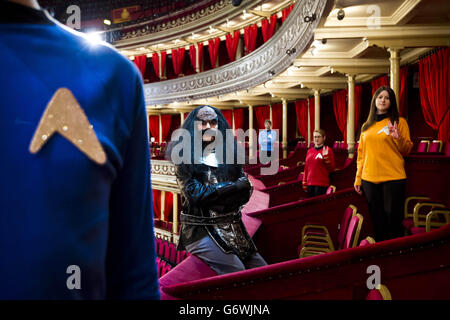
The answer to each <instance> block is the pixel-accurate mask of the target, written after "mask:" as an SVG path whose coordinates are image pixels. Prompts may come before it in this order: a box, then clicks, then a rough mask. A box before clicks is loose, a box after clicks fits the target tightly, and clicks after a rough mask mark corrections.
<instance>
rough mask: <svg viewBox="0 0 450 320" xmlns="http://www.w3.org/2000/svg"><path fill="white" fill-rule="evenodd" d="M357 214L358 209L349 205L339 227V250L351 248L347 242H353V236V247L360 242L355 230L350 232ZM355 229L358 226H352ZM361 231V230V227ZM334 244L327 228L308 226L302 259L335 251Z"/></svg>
mask: <svg viewBox="0 0 450 320" xmlns="http://www.w3.org/2000/svg"><path fill="white" fill-rule="evenodd" d="M356 214H357V209H356V207H355V206H354V205H349V206H348V208H346V209H345V212H344V214H343V216H342V220H341V223H340V224H339V225H338V227H337V228H338V230H339V231H338V236H337V243H338V246H337V248H338V250H339V249H344V248H349V246H348V245H350V241H346V240H347V238H349V239H350V240H351V237H352V235H354V241H353V243H352V247H354V246H355V245H356V243H357V241H358V237H359V232H358V235H356V234H354V233H353V231H355V230H354V229H353V230H351V231H350V232H349V225H350V222H351V220H352V219H353V217H355V216H356ZM359 220H360V223H362V217H361V216H360V219H359ZM352 226H353V227H355V226H357V225H356V224H355V223H353V224H352ZM359 230H361V225H359ZM334 247H335V246H334V244H333V241H332V239H331V236H330V233H329V231H328V229H327V227H325V226H322V225H318V224H306V225H305V226H304V227H303V229H302V244H301V251H300V258H303V257H306V256H311V255H316V254H320V253H324V252H332V251H335V249H334Z"/></svg>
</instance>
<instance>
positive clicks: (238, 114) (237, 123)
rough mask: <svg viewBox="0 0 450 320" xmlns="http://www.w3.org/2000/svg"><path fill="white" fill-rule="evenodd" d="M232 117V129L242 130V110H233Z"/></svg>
mask: <svg viewBox="0 0 450 320" xmlns="http://www.w3.org/2000/svg"><path fill="white" fill-rule="evenodd" d="M233 116H234V128H235V129H243V128H244V127H243V125H244V109H243V108H240V109H234V110H233Z"/></svg>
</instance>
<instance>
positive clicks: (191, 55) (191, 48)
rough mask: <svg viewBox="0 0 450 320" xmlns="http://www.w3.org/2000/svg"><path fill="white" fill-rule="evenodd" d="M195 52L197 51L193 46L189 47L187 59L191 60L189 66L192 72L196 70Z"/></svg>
mask: <svg viewBox="0 0 450 320" xmlns="http://www.w3.org/2000/svg"><path fill="white" fill-rule="evenodd" d="M196 51H197V49H196V48H195V46H194V45H192V46H190V47H189V57H190V58H191V64H192V67H193V69H194V71H195V68H197V60H196V59H195V53H196Z"/></svg>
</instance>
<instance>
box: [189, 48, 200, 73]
mask: <svg viewBox="0 0 450 320" xmlns="http://www.w3.org/2000/svg"><path fill="white" fill-rule="evenodd" d="M196 52H197V47H196V46H195V45H192V46H190V47H189V56H190V57H191V64H192V66H193V67H194V71H195V69H196V68H197V61H196V59H195V53H196ZM202 59H203V43H199V44H198V62H199V64H200V65H199V70H200V71H202Z"/></svg>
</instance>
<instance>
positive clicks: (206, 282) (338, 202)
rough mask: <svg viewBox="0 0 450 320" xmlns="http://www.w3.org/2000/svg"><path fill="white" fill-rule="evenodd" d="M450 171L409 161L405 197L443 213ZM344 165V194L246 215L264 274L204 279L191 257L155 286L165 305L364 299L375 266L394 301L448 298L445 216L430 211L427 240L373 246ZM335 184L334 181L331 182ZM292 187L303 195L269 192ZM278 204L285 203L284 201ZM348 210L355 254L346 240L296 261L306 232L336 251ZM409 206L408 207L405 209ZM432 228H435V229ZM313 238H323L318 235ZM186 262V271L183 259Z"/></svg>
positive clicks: (421, 159) (361, 201)
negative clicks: (309, 228) (354, 211)
mask: <svg viewBox="0 0 450 320" xmlns="http://www.w3.org/2000/svg"><path fill="white" fill-rule="evenodd" d="M449 164H450V158H448V157H445V156H429V155H427V156H411V157H407V158H406V171H407V176H408V179H407V194H408V195H410V194H422V195H423V196H426V197H428V198H431V199H433V200H434V201H436V202H441V203H442V204H444V205H446V206H448V205H449V203H448V201H449V190H450V188H449V186H448V181H449V179H448V174H449V173H448V165H449ZM347 165H348V166H350V165H351V166H353V168H352V171H353V172H352V173H351V174H348V175H347V176H341V178H342V177H344V180H346V181H345V183H349V184H350V187H348V188H346V189H341V188H339V186H337V191H336V192H335V193H331V194H328V195H323V196H319V197H315V198H310V199H303V200H299V201H294V202H291V203H286V201H285V202H283V201H280V202H281V203H280V204H279V205H276V206H273V207H270V208H267V209H261V210H257V211H253V212H247V215H248V216H249V217H251V218H253V219H257V220H258V221H260V225H258V226H259V229H257V230H258V231H257V232H256V233H255V235H254V241H255V243H256V245H257V247H258V250H259V251H260V253H261V255H262V256H263V257H264V258H265V259H266V261H267V262H268V263H269V265H268V266H266V267H262V268H256V269H251V270H246V271H242V272H237V273H234V274H229V275H225V276H214V274H213V272H212V271H211V270H210V269H208V268H206V267H203V269H201V270H203V271H202V272H197V270H200V265H201V266H205V264H204V263H202V262H201V261H199V260H198V259H195V257H190V258H191V260H190V261H189V262H190V264H189V267H190V268H188V269H186V268H185V269H182V268H181V266H182V265H183V263H182V264H180V266H179V267H180V268H178V266H177V268H175V269H178V270H177V271H178V272H177V271H173V272H174V273H169V274H167V275H165V276H164V277H163V279H164V281H161V282H160V285H161V292H162V296H163V298H166V299H168V298H169V299H170V298H181V299H184V298H189V299H248V297H251V298H252V299H366V297H367V296H368V290H367V286H366V280H367V277H368V275H367V271H366V269H367V266H368V265H377V266H379V267H380V269H381V270H383V284H384V285H385V286H387V287H389V290H390V291H391V292H392V294H393V296H394V297H395V299H408V298H414V299H434V298H439V299H442V297H448V298H450V296H449V294H448V290H447V288H448V286H449V285H450V271H449V270H450V269H449V268H447V266H449V265H450V256H449V255H443V254H442V252H447V251H448V250H450V241H449V240H450V225H449V222H450V213H449V212H448V211H444V210H443V211H444V212H438V211H437V209H435V210H431V211H433V212H434V213H433V215H434V216H439V217H442V219H439V220H438V219H435V221H434V222H436V225H434V224H432V223H431V220H432V219H431V218H430V223H429V224H428V226H429V227H428V230H429V232H424V233H421V234H416V235H413V236H408V237H402V238H397V239H393V240H388V241H382V242H378V243H375V241H374V240H373V239H372V238H370V237H369V236H370V235H372V224H371V220H370V218H369V216H368V208H367V202H366V199H365V198H364V197H361V196H359V195H357V194H356V192H355V191H354V189H353V181H354V175H355V171H356V165H355V161H354V160H350V159H349V161H348V163H347ZM333 178H334V179H336V176H334V177H333ZM340 180H342V179H336V182H338V184H339V183H340V184H341V185H342V184H343V183H342V181H340ZM293 186H295V187H296V188H297V189H298V190H301V191H298V192H302V188H301V183H300V184H299V183H298V182H296V183H289V184H284V185H281V186H274V187H273V188H272V189H277V190H283V192H284V193H285V194H289V193H295V192H297V190H294V189H293ZM268 189H270V188H268ZM266 191H267V190H266ZM424 191H425V192H424ZM272 195H273V194H270V196H272ZM280 196H281V198H283V197H282V196H284V197H285V199H287V198H288V197H289V196H287V198H286V196H285V195H281V194H280ZM424 200H429V199H424ZM271 201H272V199H271ZM349 203H352V204H354V205H355V206H356V207H357V208H358V211H359V212H360V214H361V216H362V217H363V218H364V223H363V224H362V226H361V232H360V237H361V239H364V240H362V241H361V242H360V244H359V246H358V247H356V244H357V242H355V241H354V237H350V238H349V239H350V240H349V241H348V243H351V245H349V247H351V246H355V247H352V248H348V249H341V250H336V251H333V252H329V253H324V254H319V255H316V256H310V257H304V258H302V259H298V254H299V253H298V247H299V245H300V243H299V242H300V241H299V239H300V234H299V233H300V232H299V231H300V230H301V229H302V227H303V226H304V225H306V224H313V223H314V224H321V225H323V226H324V227H325V228H326V229H327V230H328V232H327V233H328V236H329V238H330V239H331V241H330V242H331V243H333V245H334V244H339V241H338V237H339V232H340V231H341V230H340V229H339V230H338V229H337V228H336V226H337V225H338V223H339V222H340V221H342V218H343V217H342V213H343V212H344V211H345V209H346V208H347V207H348V205H349ZM411 205H413V203H412V202H411V203H410V204H409V207H411ZM410 209H411V208H409V209H408V210H410ZM428 209H431V208H428ZM428 211H429V210H428ZM433 215H432V217H433ZM358 218H359V217H358ZM412 219H413V220H414V217H412ZM358 220H360V218H359V219H358ZM244 223H245V222H244ZM437 223H439V224H437ZM446 223H447V225H445V224H446ZM341 224H342V222H341ZM354 224H356V219H355V221H354ZM246 225H247V224H246ZM434 227H440V228H439V229H433V228H434ZM425 229H427V225H426V219H425ZM426 231H427V230H426ZM318 233H319V234H320V230H319V231H318ZM322 233H324V232H322ZM252 234H253V232H252ZM356 241H357V240H356ZM185 261H186V263H185V265H186V266H188V264H187V261H188V259H186V260H185ZM191 261H192V262H191ZM195 263H197V264H199V265H195ZM399 265H401V266H402V267H401V268H400V267H399ZM183 266H184V265H183ZM192 268H194V269H192ZM182 272H184V273H189V277H190V276H191V275H192V277H191V278H190V279H189V280H187V281H185V280H184V279H186V278H185V277H182V274H181V273H182ZM199 273H201V274H199ZM337 274H338V275H339V276H338V277H337V276H336V275H337ZM181 278H182V279H183V280H180V279H181ZM410 283H414V284H415V286H416V287H417V288H419V289H420V290H416V291H414V292H411V290H410V286H409V284H410ZM372 294H373V293H372Z"/></svg>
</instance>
